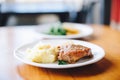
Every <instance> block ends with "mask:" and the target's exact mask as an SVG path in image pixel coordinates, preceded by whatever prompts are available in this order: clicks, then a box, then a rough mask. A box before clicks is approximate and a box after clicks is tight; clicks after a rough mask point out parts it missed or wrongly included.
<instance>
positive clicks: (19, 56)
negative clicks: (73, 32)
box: [14, 39, 105, 69]
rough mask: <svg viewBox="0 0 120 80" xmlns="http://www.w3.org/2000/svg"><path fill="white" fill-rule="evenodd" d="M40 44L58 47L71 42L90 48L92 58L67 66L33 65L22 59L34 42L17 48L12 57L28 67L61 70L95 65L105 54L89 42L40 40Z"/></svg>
mask: <svg viewBox="0 0 120 80" xmlns="http://www.w3.org/2000/svg"><path fill="white" fill-rule="evenodd" d="M40 41H41V42H43V43H49V44H51V45H58V44H62V43H65V42H67V41H73V42H74V43H75V44H80V45H84V46H87V47H89V48H91V50H92V54H93V58H88V59H87V58H82V59H80V60H79V61H78V62H76V63H75V64H67V65H58V63H57V62H55V63H49V64H43V63H35V62H31V61H28V60H26V59H25V58H24V57H25V55H26V54H25V51H26V49H27V48H31V47H33V46H34V45H35V44H36V43H38V41H35V42H32V43H29V44H25V45H23V46H21V47H19V48H17V49H16V50H15V51H14V56H15V57H16V58H17V59H18V60H20V61H22V62H24V63H26V64H30V65H33V66H37V67H44V68H54V69H61V68H73V67H80V66H85V65H88V64H92V63H95V62H97V61H99V60H101V59H102V58H103V57H104V55H105V53H104V50H103V49H102V48H101V47H99V46H97V45H95V44H92V43H89V42H85V41H80V40H68V39H61V40H40Z"/></svg>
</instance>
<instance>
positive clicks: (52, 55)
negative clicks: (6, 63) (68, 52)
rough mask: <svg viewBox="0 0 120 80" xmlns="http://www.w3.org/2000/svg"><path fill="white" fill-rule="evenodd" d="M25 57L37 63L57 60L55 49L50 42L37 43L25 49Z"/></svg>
mask: <svg viewBox="0 0 120 80" xmlns="http://www.w3.org/2000/svg"><path fill="white" fill-rule="evenodd" d="M26 52H27V56H26V58H27V59H29V60H31V61H33V62H37V63H53V62H55V61H56V60H57V55H58V54H57V53H58V51H57V49H56V47H54V46H51V45H50V44H42V43H38V44H37V45H35V46H34V47H33V48H31V49H27V51H26Z"/></svg>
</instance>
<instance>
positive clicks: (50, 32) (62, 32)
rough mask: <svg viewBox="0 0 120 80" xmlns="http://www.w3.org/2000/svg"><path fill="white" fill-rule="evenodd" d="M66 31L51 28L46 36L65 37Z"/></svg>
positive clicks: (58, 27)
mask: <svg viewBox="0 0 120 80" xmlns="http://www.w3.org/2000/svg"><path fill="white" fill-rule="evenodd" d="M66 32H67V31H66V30H65V29H64V28H63V27H62V26H61V25H58V26H52V27H51V28H50V30H49V31H48V33H47V34H49V35H66Z"/></svg>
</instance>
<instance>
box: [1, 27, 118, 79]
mask: <svg viewBox="0 0 120 80" xmlns="http://www.w3.org/2000/svg"><path fill="white" fill-rule="evenodd" d="M34 28H35V27H1V28H0V80H120V31H117V30H114V29H111V28H110V27H109V26H98V25H94V26H93V28H94V34H93V35H92V36H90V37H88V38H84V39H82V40H85V41H89V42H92V43H95V44H97V45H99V46H101V47H103V49H104V50H105V53H106V55H105V57H104V58H103V59H102V60H100V61H99V62H97V63H94V64H91V65H87V66H83V67H78V68H72V69H59V70H58V69H45V68H38V67H34V66H30V65H26V64H24V63H22V62H20V61H18V60H16V59H15V58H14V57H13V50H14V49H15V48H16V47H18V46H20V45H21V44H23V43H26V42H30V41H34V40H35V39H38V38H36V37H35V35H34V33H33V32H32V31H33V30H34ZM39 39H41V38H39Z"/></svg>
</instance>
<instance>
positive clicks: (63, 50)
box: [58, 44, 92, 63]
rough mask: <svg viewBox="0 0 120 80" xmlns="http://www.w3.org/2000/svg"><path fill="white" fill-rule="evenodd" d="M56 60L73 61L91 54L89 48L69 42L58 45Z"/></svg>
mask: <svg viewBox="0 0 120 80" xmlns="http://www.w3.org/2000/svg"><path fill="white" fill-rule="evenodd" d="M58 54H59V55H58V60H63V61H66V62H68V63H75V62H76V61H78V60H79V59H81V58H83V57H85V56H89V57H91V56H92V52H91V49H90V48H88V47H85V46H82V45H76V44H69V45H63V46H59V52H58Z"/></svg>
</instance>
